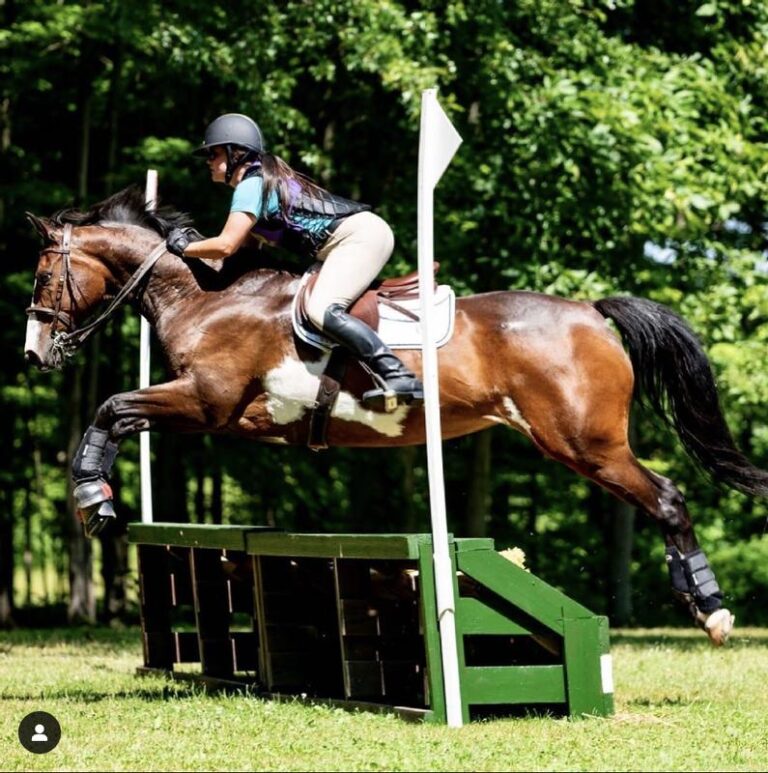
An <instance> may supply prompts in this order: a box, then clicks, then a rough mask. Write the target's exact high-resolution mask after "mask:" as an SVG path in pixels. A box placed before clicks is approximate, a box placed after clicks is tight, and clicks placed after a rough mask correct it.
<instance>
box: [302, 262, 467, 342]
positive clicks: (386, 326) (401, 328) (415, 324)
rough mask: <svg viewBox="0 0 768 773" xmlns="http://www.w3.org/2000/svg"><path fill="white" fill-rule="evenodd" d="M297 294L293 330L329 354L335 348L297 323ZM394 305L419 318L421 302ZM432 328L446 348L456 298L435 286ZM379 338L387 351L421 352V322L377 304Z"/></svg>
mask: <svg viewBox="0 0 768 773" xmlns="http://www.w3.org/2000/svg"><path fill="white" fill-rule="evenodd" d="M309 276H310V275H309V273H307V274H304V276H303V277H302V278H301V282H300V283H299V290H301V288H302V287H303V286H304V284H305V283H306V282H308V281H309ZM298 296H299V293H298V292H297V293H296V295H294V296H293V304H292V306H291V318H292V320H293V330H294V332H295V333H296V335H297V336H298V337H299V338H300V339H301V340H302V341H304V342H306V343H308V344H311V345H312V346H316V347H318V348H319V349H323V350H329V349H332V348H333V347H334V346H335V344H334V343H333V341H331V340H330V339H329V338H326V337H325V336H324V335H323V334H322V333H320V332H319V331H317V330H315V329H314V328H313V329H311V330H308V329H306V328H305V327H303V326H302V325H301V322H300V321H299V313H298V303H297V298H298ZM396 303H397V305H398V306H400V307H402V308H403V309H406V310H407V311H409V312H411V313H412V314H415V315H416V316H417V317H418V316H420V315H421V300H420V299H419V298H413V299H408V300H404V301H396ZM434 315H435V317H434V319H435V322H434V328H435V338H436V339H437V346H438V347H440V346H445V344H447V343H448V341H450V340H451V336H452V335H453V324H454V319H455V317H456V294H455V293H454V292H453V288H452V287H450V286H449V285H438V286H437V289H436V290H435V304H434ZM379 318H380V319H379V337H380V338H381V340H382V341H384V343H385V344H386V345H387V346H389V348H390V349H421V321H420V320H414V319H411V318H410V317H408V316H407V315H405V314H403V313H402V312H400V311H398V310H397V309H393V308H392V307H391V306H388V305H387V304H386V303H381V302H380V303H379Z"/></svg>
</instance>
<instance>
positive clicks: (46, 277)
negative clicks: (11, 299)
mask: <svg viewBox="0 0 768 773" xmlns="http://www.w3.org/2000/svg"><path fill="white" fill-rule="evenodd" d="M50 281H51V272H50V271H41V272H40V273H39V274H38V275H37V283H38V284H39V285H40V287H45V286H46V285H47V284H50Z"/></svg>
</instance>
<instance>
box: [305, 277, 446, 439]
mask: <svg viewBox="0 0 768 773" xmlns="http://www.w3.org/2000/svg"><path fill="white" fill-rule="evenodd" d="M321 268H322V263H316V264H315V265H313V266H312V267H311V268H310V269H309V270H308V271H307V272H306V273H305V274H304V276H303V277H302V280H301V284H300V285H299V289H298V290H297V291H296V296H295V298H294V301H293V313H292V317H293V326H294V331H295V332H296V334H297V336H298V337H299V338H301V339H302V340H304V341H305V342H307V343H310V344H312V345H314V346H317V347H318V348H321V349H330V350H331V354H330V357H329V358H328V362H327V363H326V366H325V370H324V371H323V373H322V375H321V376H320V385H319V388H318V391H317V398H316V400H315V405H314V408H313V409H312V414H311V416H310V420H309V437H308V439H307V445H308V446H309V447H310V448H311V449H313V450H315V451H319V450H320V449H324V448H327V447H328V445H327V442H326V435H327V430H328V422H329V421H330V418H331V412H332V410H333V406H334V405H335V404H336V399H337V398H338V396H339V392H340V391H341V382H342V381H343V379H344V375H345V374H346V370H347V365H348V362H349V359H350V355H349V353H348V352H347V350H346V349H345V348H344V347H343V346H336V345H334V344H333V342H331V341H330V340H329V339H327V338H326V337H325V336H324V335H323V334H322V332H321V331H319V330H317V328H316V327H315V326H314V325H313V324H312V322H311V320H310V319H309V315H308V314H307V302H308V300H309V297H310V294H311V292H312V289H313V288H314V286H315V283H316V282H317V278H318V276H319V273H320V269H321ZM438 268H439V264H438V263H433V276H434V274H435V273H436V272H437V269H438ZM435 289H436V290H437V289H438V287H437V284H436V283H435ZM440 289H443V290H445V291H447V295H446V299H447V300H449V301H450V303H449V304H444V305H448V306H450V314H449V317H450V319H451V320H452V316H453V303H452V302H453V298H454V296H453V291H452V290H451V288H449V287H447V286H446V287H444V288H440ZM418 301H419V274H418V271H415V272H413V273H410V274H406V275H405V276H401V277H395V278H392V279H384V280H377V281H375V282H373V283H372V284H371V285H370V287H369V288H368V289H367V290H366V291H365V292H364V293H363V294H362V295H361V296H360V297H359V298H358V299H357V300H356V301H355V303H354V304H352V306H351V307H350V308H349V309H347V313H348V314H351V315H352V316H354V317H357V318H358V319H360V320H362V321H363V322H365V324H366V325H368V326H369V327H370V328H372V329H373V330H375V331H376V332H377V333H378V332H379V325H380V321H381V314H380V304H383V305H384V306H386V307H389V308H390V309H392V310H393V311H394V312H396V314H397V315H398V316H399V317H400V318H401V319H405V320H406V321H408V322H410V323H413V322H418V321H419V316H418V315H417V314H416V313H415V312H414V311H413V309H414V308H416V307H417V304H418ZM408 307H410V308H408ZM408 327H413V325H410V324H409V325H408ZM452 328H453V326H452V324H450V332H451V333H452V332H453V330H452ZM449 337H450V336H449ZM361 365H362V366H363V369H364V370H368V368H367V367H366V366H365V365H364V364H363V363H361ZM369 375H370V376H371V378H372V379H373V381H374V384H375V385H376V386H379V384H378V382H377V381H376V376H375V374H373V373H372V372H371V371H369ZM395 408H396V404H395V405H392V406H391V407H388V408H387V410H394V409H395Z"/></svg>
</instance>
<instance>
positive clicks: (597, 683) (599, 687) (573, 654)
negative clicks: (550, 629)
mask: <svg viewBox="0 0 768 773" xmlns="http://www.w3.org/2000/svg"><path fill="white" fill-rule="evenodd" d="M601 628H604V629H607V619H606V618H599V617H585V618H577V619H572V618H569V619H566V621H565V675H566V680H567V685H566V689H567V693H568V712H569V714H570V715H571V716H572V717H583V716H601V717H604V716H608V715H609V714H611V713H613V693H604V692H603V680H602V673H601V663H600V656H601V654H603V653H602V650H603V646H602V642H601V639H602V640H603V641H604V639H603V636H602V634H601Z"/></svg>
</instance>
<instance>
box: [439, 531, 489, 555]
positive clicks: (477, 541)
mask: <svg viewBox="0 0 768 773" xmlns="http://www.w3.org/2000/svg"><path fill="white" fill-rule="evenodd" d="M450 536H451V535H449V537H450ZM453 543H454V545H455V546H456V552H457V553H468V552H469V551H470V550H495V549H496V547H495V543H494V541H493V539H491V538H490V537H453Z"/></svg>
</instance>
